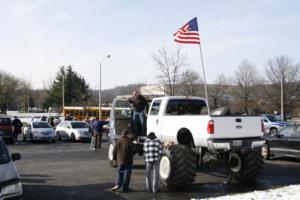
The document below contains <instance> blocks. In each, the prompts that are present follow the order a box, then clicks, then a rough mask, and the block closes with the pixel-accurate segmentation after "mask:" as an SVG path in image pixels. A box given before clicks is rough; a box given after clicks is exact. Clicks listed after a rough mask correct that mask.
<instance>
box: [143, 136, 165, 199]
mask: <svg viewBox="0 0 300 200" xmlns="http://www.w3.org/2000/svg"><path fill="white" fill-rule="evenodd" d="M161 155H162V145H161V142H160V140H159V139H157V138H156V136H155V134H154V133H149V135H148V138H147V139H146V141H145V142H144V156H145V161H146V186H147V191H148V192H153V193H156V192H159V160H160V158H161Z"/></svg>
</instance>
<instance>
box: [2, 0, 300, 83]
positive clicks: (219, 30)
mask: <svg viewBox="0 0 300 200" xmlns="http://www.w3.org/2000/svg"><path fill="white" fill-rule="evenodd" d="M299 10H300V1H297V0H251V1H249V0H226V1H224V0H223V1H222V0H206V1H204V0H195V1H182V0H180V1H179V0H165V1H162V0H151V1H145V0H144V1H141V0H131V1H121V0H119V1H117V0H0V30H1V31H0V70H4V71H6V72H8V73H10V74H12V75H15V76H17V77H20V78H24V79H25V80H27V81H28V82H30V83H31V85H32V87H33V88H34V89H38V88H45V87H47V86H49V83H50V81H51V80H53V79H54V77H55V74H56V72H57V71H58V67H59V66H61V65H69V64H70V65H72V66H73V67H74V70H75V71H77V72H78V73H79V74H81V75H82V76H83V77H84V78H85V79H86V80H87V82H88V83H89V84H90V86H91V88H92V89H97V88H99V62H100V61H101V60H102V59H103V58H104V57H105V56H106V55H107V54H111V58H110V59H107V60H105V61H104V62H103V64H102V84H103V85H102V88H113V87H115V86H118V85H127V84H130V83H139V82H143V83H149V84H150V83H156V82H157V79H156V76H157V75H158V70H157V68H156V66H155V63H154V62H153V60H152V59H151V55H153V54H154V53H156V52H157V50H158V49H159V48H161V47H165V48H166V49H168V50H169V51H173V50H175V49H176V48H177V47H178V46H180V47H181V49H182V51H184V52H185V53H187V55H188V64H189V66H188V67H189V68H192V69H194V70H197V71H198V72H199V73H201V72H202V71H201V65H200V64H201V60H200V53H199V47H198V46H197V45H180V44H176V43H175V42H174V41H173V35H172V34H173V33H175V32H176V31H177V29H178V28H180V27H181V26H182V25H184V24H185V23H186V22H187V21H189V20H190V19H192V18H193V17H195V16H196V17H197V18H198V24H199V32H200V37H201V41H202V48H203V56H204V63H205V68H206V78H207V81H208V83H212V82H213V81H214V80H215V79H216V75H217V74H218V73H221V72H223V73H225V75H227V76H231V75H233V73H234V71H235V70H236V68H237V66H238V64H239V63H240V62H241V61H242V60H244V59H247V60H249V61H251V62H252V63H253V64H255V65H256V66H257V68H258V69H259V70H261V71H263V69H264V66H265V63H266V61H267V60H268V59H269V58H274V57H275V56H279V55H288V56H289V57H290V58H292V59H293V60H294V61H295V62H299V61H300V58H299V55H300V54H299V52H300V39H299V38H300V17H299V16H300V14H299Z"/></svg>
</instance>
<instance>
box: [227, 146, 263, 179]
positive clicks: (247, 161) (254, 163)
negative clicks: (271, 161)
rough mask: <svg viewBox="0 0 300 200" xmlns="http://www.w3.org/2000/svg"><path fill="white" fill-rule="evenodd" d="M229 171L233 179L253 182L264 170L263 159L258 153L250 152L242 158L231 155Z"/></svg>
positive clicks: (237, 154)
mask: <svg viewBox="0 0 300 200" xmlns="http://www.w3.org/2000/svg"><path fill="white" fill-rule="evenodd" d="M229 162H230V163H229V171H230V174H231V176H232V178H233V179H234V180H236V181H239V182H245V181H250V180H253V179H255V178H256V177H257V175H258V174H260V172H261V171H262V169H263V164H264V161H263V158H262V156H261V154H260V152H258V151H250V152H248V153H247V154H244V155H242V156H241V154H240V153H231V154H230V156H229Z"/></svg>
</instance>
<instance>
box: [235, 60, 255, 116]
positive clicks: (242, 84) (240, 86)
mask: <svg viewBox="0 0 300 200" xmlns="http://www.w3.org/2000/svg"><path fill="white" fill-rule="evenodd" d="M235 83H236V85H237V90H236V91H235V95H236V97H237V98H238V101H239V106H240V107H241V108H240V110H241V111H242V112H244V113H246V114H249V111H250V108H251V106H253V102H254V99H253V98H254V92H255V88H256V86H257V85H258V84H259V83H260V78H259V75H258V72H257V70H256V67H255V65H253V64H252V63H250V62H249V61H247V60H244V61H242V62H241V63H240V65H239V67H238V70H237V71H235Z"/></svg>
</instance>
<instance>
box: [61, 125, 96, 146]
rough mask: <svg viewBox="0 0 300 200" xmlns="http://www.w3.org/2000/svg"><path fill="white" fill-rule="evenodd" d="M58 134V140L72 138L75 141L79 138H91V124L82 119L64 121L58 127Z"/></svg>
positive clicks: (87, 139)
mask: <svg viewBox="0 0 300 200" xmlns="http://www.w3.org/2000/svg"><path fill="white" fill-rule="evenodd" d="M56 135H57V138H58V140H61V139H70V140H71V141H73V142H75V141H77V140H86V141H89V140H91V136H92V134H91V130H90V126H89V124H88V123H86V122H81V121H67V120H66V121H63V122H61V123H60V124H59V125H58V126H57V127H56Z"/></svg>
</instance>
